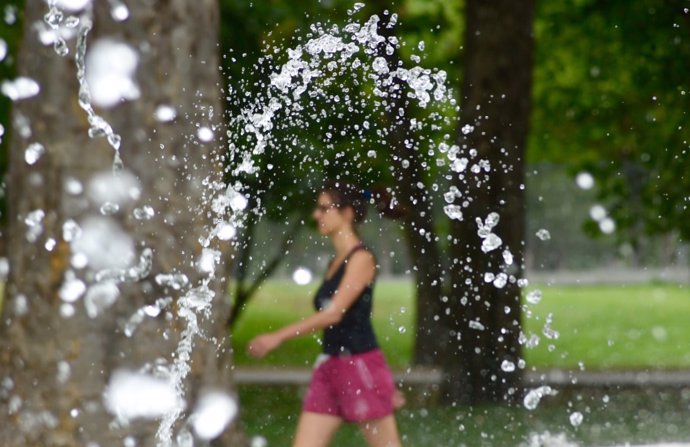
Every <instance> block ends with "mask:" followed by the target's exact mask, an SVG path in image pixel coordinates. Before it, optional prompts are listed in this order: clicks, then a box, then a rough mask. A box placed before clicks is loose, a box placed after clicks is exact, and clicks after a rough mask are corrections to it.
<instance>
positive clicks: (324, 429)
mask: <svg viewBox="0 0 690 447" xmlns="http://www.w3.org/2000/svg"><path fill="white" fill-rule="evenodd" d="M342 422H343V420H342V419H340V418H339V417H337V416H331V415H329V414H319V413H310V412H308V411H303V412H302V414H300V417H299V422H298V423H297V433H295V440H294V441H293V443H292V446H293V447H326V446H327V445H328V443H330V442H331V438H332V437H333V435H334V434H335V432H336V430H338V427H340V424H342Z"/></svg>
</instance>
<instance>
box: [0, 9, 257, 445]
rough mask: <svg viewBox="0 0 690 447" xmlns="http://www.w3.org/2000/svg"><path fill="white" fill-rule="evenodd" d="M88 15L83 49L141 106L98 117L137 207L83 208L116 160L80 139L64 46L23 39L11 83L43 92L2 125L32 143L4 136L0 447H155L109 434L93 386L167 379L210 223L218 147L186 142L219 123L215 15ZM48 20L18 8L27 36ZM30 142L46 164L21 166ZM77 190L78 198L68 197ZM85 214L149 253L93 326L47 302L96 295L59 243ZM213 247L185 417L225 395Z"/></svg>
mask: <svg viewBox="0 0 690 447" xmlns="http://www.w3.org/2000/svg"><path fill="white" fill-rule="evenodd" d="M93 7H94V16H93V19H94V26H93V29H92V31H91V32H90V33H89V35H88V39H87V42H88V44H89V45H90V44H92V43H93V42H95V41H96V40H98V39H99V38H103V37H107V38H110V39H115V40H118V41H121V42H124V43H126V44H127V45H129V46H131V47H132V48H134V49H136V50H137V53H138V55H139V64H138V69H137V74H136V80H137V83H138V86H139V89H140V91H141V97H140V99H138V100H135V101H132V102H125V103H120V104H118V105H117V106H115V107H114V108H112V109H110V110H98V112H99V113H100V114H101V115H102V116H103V117H104V118H105V119H106V120H107V121H108V122H109V123H110V124H111V125H112V126H113V128H114V130H115V131H116V132H117V133H119V134H121V135H122V146H121V148H120V152H121V154H122V159H123V161H124V171H125V172H127V171H129V172H131V173H132V174H133V175H134V176H135V177H136V178H137V180H138V181H139V183H140V185H141V187H140V190H141V195H140V197H138V198H137V199H136V200H134V201H133V202H131V203H130V204H129V205H127V206H125V207H123V208H121V209H120V210H119V211H118V212H117V213H115V214H112V215H107V216H103V215H101V213H100V212H99V206H100V204H96V203H93V202H92V201H90V200H89V199H87V196H88V192H89V189H90V186H89V185H90V184H89V182H90V181H91V180H92V178H93V176H94V174H97V173H102V172H111V170H112V166H113V165H112V163H113V149H112V148H111V147H109V146H108V144H107V142H106V140H105V139H104V138H97V139H90V138H89V137H88V129H89V124H88V122H87V116H86V113H85V112H84V111H83V110H81V109H80V107H79V105H78V83H77V79H76V68H75V66H74V58H73V56H72V55H73V54H74V41H73V40H72V41H70V42H69V43H70V49H71V53H70V55H69V56H67V57H59V56H57V55H56V54H55V52H54V51H53V49H52V48H51V47H49V46H48V47H46V46H44V45H42V44H41V43H40V41H39V40H38V35H37V33H36V32H35V31H34V28H33V27H32V26H26V30H25V35H24V40H23V47H22V49H21V52H20V55H19V60H18V72H19V74H20V75H23V76H28V77H31V78H33V79H35V80H36V81H37V82H38V83H39V84H40V86H41V92H40V94H39V95H38V96H36V97H33V98H30V99H25V100H22V101H19V102H17V103H16V104H15V106H14V111H13V113H14V120H13V122H14V123H18V122H20V123H21V122H22V120H23V121H25V122H26V124H27V126H26V128H25V130H29V129H30V132H29V133H30V134H29V133H27V132H20V131H19V130H18V129H15V132H13V140H12V143H11V160H10V172H9V181H8V203H9V216H10V219H9V220H10V222H9V260H10V266H11V272H10V275H9V278H8V283H7V286H6V289H5V301H4V302H5V306H4V309H3V318H2V327H1V329H0V330H1V335H0V346H1V350H0V352H1V354H0V380H1V381H2V382H1V386H0V413H1V414H2V415H3V421H4V422H3V424H2V426H0V444H2V445H5V446H21V445H45V446H83V445H102V446H108V445H122V442H123V439H125V437H128V436H129V437H131V439H132V440H134V441H136V445H138V446H149V445H151V446H152V445H157V441H156V436H155V433H156V430H157V429H158V426H159V422H158V421H155V420H154V421H147V420H138V421H135V422H134V423H132V424H130V425H128V426H119V425H117V424H116V425H113V424H112V422H113V420H114V417H113V415H111V414H109V413H108V412H107V411H106V408H105V406H104V402H103V393H104V389H105V387H106V385H107V384H108V382H109V380H110V378H111V375H112V373H113V372H115V371H118V370H123V369H125V370H135V371H140V370H145V369H147V368H148V369H155V368H160V367H161V365H162V366H163V367H170V366H171V365H172V364H173V363H174V362H175V361H176V358H175V350H176V348H177V346H178V342H179V341H180V339H181V337H182V333H183V331H184V330H185V328H186V323H185V321H184V319H183V318H182V317H181V316H180V315H179V314H178V311H179V310H180V307H181V306H180V301H179V299H180V298H181V297H182V296H183V295H184V294H185V293H186V292H187V291H189V289H191V288H194V287H198V286H200V285H201V281H203V280H204V275H202V274H201V273H199V272H198V271H197V269H196V268H194V267H193V266H194V264H195V261H196V260H198V257H199V254H200V252H201V246H200V243H199V238H200V237H202V236H204V235H207V234H208V232H209V230H210V229H211V228H212V227H211V225H212V224H213V222H211V219H210V217H209V216H210V214H211V213H210V211H209V208H210V205H209V204H208V199H209V197H211V196H213V195H215V194H217V191H211V190H210V189H209V188H208V185H209V184H210V183H211V182H212V181H213V180H220V179H221V170H222V167H223V166H222V160H221V158H220V156H219V155H220V149H221V143H220V142H219V141H218V139H217V138H216V140H215V141H213V142H210V143H206V144H204V143H203V142H201V141H199V140H198V139H197V138H196V131H197V126H198V125H206V126H209V127H213V128H217V127H218V126H219V125H220V120H219V119H220V117H221V102H220V95H221V91H220V84H219V73H218V56H217V50H218V47H217V43H218V36H217V32H218V16H219V15H218V5H217V2H216V1H215V0H198V1H190V0H176V1H173V2H165V3H161V2H155V1H138V2H129V3H128V7H129V18H128V19H127V20H126V21H124V22H120V23H118V22H115V21H114V20H113V19H112V18H111V16H110V10H109V4H108V2H93ZM47 9H48V8H47V6H46V3H45V2H44V1H42V0H29V1H27V2H26V23H27V24H28V25H31V24H33V23H40V22H42V20H43V16H44V15H45V14H46V12H47ZM161 104H168V105H171V106H174V107H175V108H176V110H177V119H176V120H174V121H173V122H158V121H156V120H155V118H154V116H155V110H156V107H157V106H159V105H161ZM211 111H213V112H212V113H211ZM215 133H216V135H219V134H220V130H219V129H216V132H215ZM34 142H38V143H41V144H43V145H44V146H45V149H46V152H45V154H44V155H43V156H42V157H41V158H40V159H39V160H38V161H37V162H36V163H35V164H34V165H29V164H27V163H26V162H25V161H24V150H25V148H26V147H27V146H28V145H29V144H30V143H34ZM77 182H78V183H77ZM77 184H80V185H82V186H83V189H84V192H81V193H80V192H79V191H78V190H75V189H74V185H77ZM68 185H71V186H68ZM143 205H148V206H151V207H152V208H153V209H154V210H155V215H154V216H153V217H152V218H151V219H149V220H141V219H136V218H135V217H134V215H133V212H132V211H133V209H134V208H135V207H141V206H143ZM35 210H43V211H44V212H45V217H44V218H43V219H42V222H41V223H40V225H39V226H38V227H39V228H40V231H38V232H37V233H38V234H36V232H35V233H34V235H33V236H31V235H29V232H30V231H31V229H30V228H29V227H28V225H27V224H26V223H25V219H26V217H27V215H29V213H31V212H32V211H35ZM93 216H97V217H99V218H102V219H107V221H108V222H109V223H110V224H112V225H116V226H120V227H121V228H122V229H123V230H124V231H126V233H127V234H128V235H130V236H131V238H132V240H133V241H135V244H136V245H135V251H136V254H137V258H138V257H139V255H140V254H141V253H143V251H144V250H145V249H146V248H150V249H152V252H153V257H152V261H153V262H152V267H151V270H150V272H148V274H145V275H142V276H143V277H142V278H140V279H136V280H129V281H124V282H120V283H118V285H117V286H118V288H119V290H120V295H119V297H118V298H117V300H116V302H115V303H114V304H113V305H112V307H109V308H108V309H106V310H104V311H103V313H102V314H100V315H98V316H97V317H95V318H92V317H90V316H89V315H87V313H86V311H85V305H84V304H85V303H84V297H83V296H82V297H81V298H80V299H78V300H77V301H75V302H73V303H67V302H66V301H65V300H63V299H62V298H61V296H60V289H61V287H62V286H63V284H65V280H66V279H67V278H69V277H70V275H73V276H74V277H75V278H78V279H81V280H82V281H83V282H84V283H85V284H86V285H87V287H88V286H91V285H93V284H95V283H96V282H97V280H96V279H95V277H94V271H92V270H90V268H89V267H87V268H78V267H75V266H74V264H73V259H72V255H73V252H72V250H73V247H71V246H70V243H69V241H67V240H65V239H66V238H63V224H64V223H65V222H66V221H68V220H69V219H73V220H74V221H76V222H77V223H80V224H81V223H83V222H84V220H85V219H87V218H89V217H93ZM34 228H36V227H34ZM52 241H55V245H54V247H52V246H51V244H52ZM100 242H103V241H100ZM217 242H218V241H214V242H212V246H213V248H215V249H216V250H218V251H220V252H221V253H223V255H222V256H220V259H221V264H220V265H219V266H217V268H216V273H215V276H214V277H212V278H211V280H210V282H209V288H210V289H211V290H212V292H213V293H214V298H213V300H212V313H211V314H210V316H209V317H205V316H203V315H201V314H199V315H198V319H197V323H198V325H199V328H200V331H201V332H202V333H203V334H204V335H205V337H204V338H200V337H196V338H194V339H193V345H194V346H193V350H192V354H191V359H190V361H189V364H190V366H191V371H190V372H189V374H188V375H187V376H186V378H185V380H184V382H183V384H182V387H183V389H184V392H185V396H184V397H185V399H186V408H187V411H188V412H189V411H191V410H192V409H193V408H194V404H195V401H196V398H197V396H198V395H199V394H200V393H202V392H204V391H206V390H219V391H223V392H226V393H229V394H231V395H233V394H235V391H234V386H233V384H232V377H231V368H232V358H231V352H230V349H229V342H228V340H227V336H226V330H225V323H226V321H227V318H228V315H229V300H228V299H227V295H226V290H225V287H226V284H225V283H224V279H225V277H226V273H227V271H228V269H229V266H228V265H227V264H223V260H226V259H228V258H229V256H227V253H226V252H227V251H228V244H227V243H222V244H217ZM106 255H107V256H115V255H114V254H111V253H107V254H106ZM135 262H136V260H135ZM168 273H183V274H185V275H186V276H187V277H188V279H189V284H188V285H187V286H185V287H182V289H181V290H176V288H175V287H171V286H165V285H160V284H159V283H158V282H157V281H156V280H155V278H156V276H157V275H158V274H168ZM167 297H170V298H172V303H171V304H170V305H169V306H168V307H166V308H164V309H163V310H162V311H161V312H160V314H159V315H158V316H146V317H144V319H143V321H142V322H141V323H140V324H139V325H138V327H137V328H136V330H135V331H134V332H133V333H132V334H131V336H128V335H127V334H126V331H125V330H124V328H125V325H126V323H127V322H128V321H130V319H131V317H132V316H133V315H135V314H136V313H137V311H140V310H142V309H143V308H144V307H145V306H147V305H152V304H154V303H155V302H156V301H157V300H159V299H162V298H163V299H164V298H167ZM70 309H71V311H72V312H73V315H71V316H69V314H70V312H69V311H70ZM187 414H188V413H187ZM181 425H182V423H178V424H177V426H176V427H175V429H179V428H180V427H181ZM216 443H217V445H242V443H243V437H242V436H241V434H240V433H239V431H238V430H237V429H236V428H235V427H234V426H233V427H232V428H230V429H228V430H226V432H225V433H224V434H223V435H222V437H221V438H220V439H219V440H217V441H216Z"/></svg>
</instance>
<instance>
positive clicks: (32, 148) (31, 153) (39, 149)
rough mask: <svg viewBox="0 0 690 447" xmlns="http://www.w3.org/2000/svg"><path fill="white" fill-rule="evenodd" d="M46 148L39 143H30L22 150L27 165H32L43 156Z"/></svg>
mask: <svg viewBox="0 0 690 447" xmlns="http://www.w3.org/2000/svg"><path fill="white" fill-rule="evenodd" d="M45 151H46V149H45V147H43V145H42V144H41V143H31V144H30V145H29V146H28V147H27V148H26V150H25V151H24V161H26V163H27V164H28V165H34V164H36V162H37V161H38V160H39V159H40V158H41V157H42V156H43V154H44V153H45Z"/></svg>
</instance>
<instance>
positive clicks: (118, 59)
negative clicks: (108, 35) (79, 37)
mask: <svg viewBox="0 0 690 447" xmlns="http://www.w3.org/2000/svg"><path fill="white" fill-rule="evenodd" d="M138 62H139V56H138V53H137V52H136V50H134V49H133V48H132V47H130V46H129V45H127V44H125V43H122V42H117V41H114V40H111V39H101V40H98V41H96V42H95V43H94V44H93V45H91V47H90V49H89V51H88V53H87V55H86V82H87V84H88V86H89V89H90V93H91V100H92V101H93V103H94V105H97V106H99V107H104V108H110V107H114V106H115V105H117V104H119V103H120V101H122V100H134V99H137V98H139V96H140V95H141V92H140V91H139V87H138V86H137V84H136V82H135V81H134V74H135V72H136V68H137V64H138Z"/></svg>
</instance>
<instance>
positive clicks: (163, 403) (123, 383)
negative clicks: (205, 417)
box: [103, 370, 184, 421]
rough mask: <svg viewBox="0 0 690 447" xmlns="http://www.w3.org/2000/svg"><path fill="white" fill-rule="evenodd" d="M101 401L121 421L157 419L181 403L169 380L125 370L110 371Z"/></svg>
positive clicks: (181, 405)
mask: <svg viewBox="0 0 690 447" xmlns="http://www.w3.org/2000/svg"><path fill="white" fill-rule="evenodd" d="M103 403H104V404H105V407H106V409H107V410H108V411H109V412H110V413H111V414H113V415H114V416H116V417H117V418H118V419H119V420H121V421H129V420H132V419H138V418H145V419H154V418H158V417H161V416H164V415H166V414H168V413H170V412H172V411H175V410H178V409H180V408H182V407H183V405H184V404H183V402H182V401H181V399H180V398H179V396H178V395H177V392H176V391H175V387H174V385H173V383H172V382H171V381H170V380H165V379H160V378H157V377H153V376H151V375H147V374H143V373H139V372H131V371H126V370H117V371H115V372H114V373H113V375H112V376H111V378H110V381H109V383H108V386H107V387H106V389H105V392H104V395H103Z"/></svg>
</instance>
